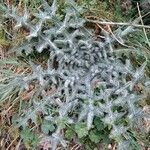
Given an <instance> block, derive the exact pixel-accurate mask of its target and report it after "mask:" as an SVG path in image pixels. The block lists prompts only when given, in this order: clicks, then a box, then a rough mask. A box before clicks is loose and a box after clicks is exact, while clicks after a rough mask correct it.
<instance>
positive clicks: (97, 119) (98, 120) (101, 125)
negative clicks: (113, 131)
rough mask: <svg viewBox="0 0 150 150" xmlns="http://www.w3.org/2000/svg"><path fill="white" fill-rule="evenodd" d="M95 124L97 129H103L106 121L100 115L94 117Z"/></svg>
mask: <svg viewBox="0 0 150 150" xmlns="http://www.w3.org/2000/svg"><path fill="white" fill-rule="evenodd" d="M94 125H95V126H96V129H97V130H103V129H104V128H105V126H104V123H103V122H102V121H101V120H100V118H98V117H96V118H95V119H94Z"/></svg>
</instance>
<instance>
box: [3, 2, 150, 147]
mask: <svg viewBox="0 0 150 150" xmlns="http://www.w3.org/2000/svg"><path fill="white" fill-rule="evenodd" d="M66 5H67V6H66V8H65V10H64V14H65V15H64V18H63V19H60V18H59V16H58V15H57V1H56V0H54V1H53V3H52V5H51V6H49V5H48V3H47V2H46V1H43V4H42V7H41V9H40V10H38V12H37V13H35V14H32V17H31V14H30V13H29V12H28V10H27V9H26V8H25V9H24V13H23V15H18V14H17V10H16V8H15V7H12V8H8V11H7V13H6V17H8V18H11V19H14V21H15V22H16V25H15V28H16V29H17V30H19V29H20V28H25V29H26V30H27V31H28V35H27V36H26V40H25V41H24V43H23V44H21V45H19V47H17V48H15V52H19V53H20V54H21V53H22V52H23V51H24V52H25V53H26V55H29V54H31V53H33V52H34V51H37V52H38V53H41V52H43V51H45V50H46V51H49V59H48V61H47V65H46V67H44V68H43V67H42V66H41V65H38V64H35V63H34V62H32V60H30V62H29V64H30V65H31V68H32V73H30V74H23V75H20V76H16V77H14V79H11V80H13V81H14V82H15V83H16V82H17V85H16V86H17V87H18V86H19V90H18V95H21V93H23V92H24V91H26V90H29V88H30V85H34V86H35V89H36V90H35V92H34V94H33V95H32V97H31V100H30V102H29V104H28V106H27V107H25V108H24V109H22V110H21V113H20V114H19V115H18V116H17V119H14V120H13V125H14V126H15V127H17V128H19V127H23V128H26V127H30V125H31V123H32V124H35V125H37V119H38V116H39V115H40V116H42V118H43V120H44V121H50V122H51V123H52V126H53V128H52V129H51V130H50V131H51V132H50V133H49V131H48V132H47V131H46V132H43V131H45V130H44V129H43V131H41V132H42V133H41V134H42V135H45V136H46V137H48V139H49V140H50V143H51V149H53V150H55V149H56V148H57V146H58V144H61V145H62V146H63V147H67V141H66V140H65V138H64V135H63V132H62V130H63V129H64V128H65V127H64V125H71V124H76V123H78V122H84V123H86V128H87V130H91V129H92V128H93V119H94V118H95V117H96V116H97V117H100V118H101V121H102V122H103V123H104V124H106V125H108V126H109V128H110V131H111V133H110V135H109V136H110V138H111V139H114V140H116V141H117V142H118V149H127V147H128V146H129V147H130V145H129V144H130V143H129V141H127V139H126V135H127V132H128V130H130V129H131V128H133V127H135V126H136V127H137V126H140V125H141V120H142V118H143V117H144V116H145V115H146V114H144V113H143V111H142V108H141V107H140V106H139V101H140V100H142V99H143V98H144V94H143V93H142V92H139V91H137V90H136V89H135V86H138V84H139V83H140V84H142V85H143V87H144V88H145V87H146V88H148V86H149V84H148V83H149V82H148V80H149V79H146V78H145V76H144V68H145V66H146V64H147V61H145V62H144V63H143V64H142V65H141V66H140V67H139V68H137V69H135V68H134V67H133V66H132V64H131V62H130V60H128V59H126V60H125V61H122V60H121V59H119V58H118V57H117V55H116V54H115V48H114V43H115V42H116V40H115V39H114V37H113V36H111V35H110V34H109V33H108V32H106V31H105V32H104V37H105V38H104V40H103V42H102V41H99V40H96V39H95V38H94V33H93V30H91V29H88V28H85V22H86V20H85V19H84V18H82V16H81V15H80V13H79V12H80V9H81V8H79V7H78V6H77V5H76V3H75V2H74V1H67V2H66ZM133 30H134V28H133V27H128V28H126V29H125V30H118V31H119V32H116V34H115V36H116V37H117V38H118V39H122V38H123V36H125V35H126V34H128V33H130V32H132V31H133ZM13 81H11V82H13ZM7 84H9V82H7V83H3V86H1V87H7ZM14 86H15V85H14ZM14 89H15V87H14ZM12 90H13V89H12ZM122 120H123V121H122ZM40 126H41V127H42V128H43V125H42V123H41V124H40Z"/></svg>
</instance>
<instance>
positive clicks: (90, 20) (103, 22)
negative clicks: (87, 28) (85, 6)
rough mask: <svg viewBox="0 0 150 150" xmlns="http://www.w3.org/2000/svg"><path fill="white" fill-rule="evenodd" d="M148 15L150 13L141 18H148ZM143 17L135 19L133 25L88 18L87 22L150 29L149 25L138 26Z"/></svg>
mask: <svg viewBox="0 0 150 150" xmlns="http://www.w3.org/2000/svg"><path fill="white" fill-rule="evenodd" d="M148 14H150V12H148V13H146V14H145V15H143V16H141V17H142V18H143V17H145V16H147V15H148ZM141 17H139V18H137V19H135V20H134V21H133V23H123V22H111V21H99V20H92V19H88V18H86V21H88V22H93V23H98V24H101V25H120V26H133V27H137V28H147V29H150V26H148V25H144V24H142V25H141V24H137V20H139V19H140V20H141Z"/></svg>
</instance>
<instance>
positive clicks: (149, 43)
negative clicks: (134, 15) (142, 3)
mask: <svg viewBox="0 0 150 150" xmlns="http://www.w3.org/2000/svg"><path fill="white" fill-rule="evenodd" d="M137 9H138V13H139V17H140V20H141V24H142V25H143V32H144V35H145V38H146V40H147V44H148V46H149V47H150V42H149V40H148V37H147V34H146V30H145V28H144V23H143V19H142V15H141V11H140V7H139V3H137Z"/></svg>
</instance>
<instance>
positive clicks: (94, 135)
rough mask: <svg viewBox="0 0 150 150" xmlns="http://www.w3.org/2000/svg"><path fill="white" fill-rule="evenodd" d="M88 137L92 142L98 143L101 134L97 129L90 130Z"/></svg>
mask: <svg viewBox="0 0 150 150" xmlns="http://www.w3.org/2000/svg"><path fill="white" fill-rule="evenodd" d="M89 138H90V140H91V141H92V142H94V143H98V142H100V140H101V135H100V133H99V132H98V131H97V130H92V131H90V134H89Z"/></svg>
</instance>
